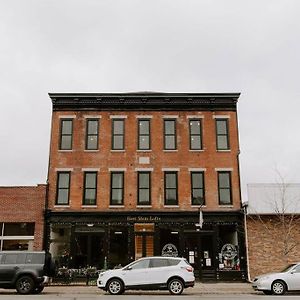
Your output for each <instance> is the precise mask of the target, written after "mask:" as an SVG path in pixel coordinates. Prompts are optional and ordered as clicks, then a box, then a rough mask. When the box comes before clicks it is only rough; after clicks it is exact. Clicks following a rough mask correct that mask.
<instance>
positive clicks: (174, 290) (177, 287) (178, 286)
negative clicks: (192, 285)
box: [168, 278, 184, 295]
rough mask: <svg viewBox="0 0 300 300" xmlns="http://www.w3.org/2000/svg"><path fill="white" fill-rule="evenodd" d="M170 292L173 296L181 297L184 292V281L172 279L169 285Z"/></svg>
mask: <svg viewBox="0 0 300 300" xmlns="http://www.w3.org/2000/svg"><path fill="white" fill-rule="evenodd" d="M168 290H169V292H170V293H171V294H172V295H180V294H181V293H182V292H183V290H184V285H183V282H182V280H180V279H178V278H173V279H171V280H170V282H169V284H168Z"/></svg>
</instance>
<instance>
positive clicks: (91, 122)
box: [85, 119, 99, 150]
mask: <svg viewBox="0 0 300 300" xmlns="http://www.w3.org/2000/svg"><path fill="white" fill-rule="evenodd" d="M98 135H99V120H98V119H87V120H86V144H85V149H86V150H98Z"/></svg>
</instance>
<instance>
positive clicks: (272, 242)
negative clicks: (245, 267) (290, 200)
mask: <svg viewBox="0 0 300 300" xmlns="http://www.w3.org/2000/svg"><path fill="white" fill-rule="evenodd" d="M277 219H278V217H276V216H261V220H262V221H260V220H259V218H258V217H257V216H247V234H248V257H249V268H250V278H251V279H253V278H254V277H255V276H257V275H261V274H265V273H269V272H277V271H280V270H282V269H283V268H284V267H285V266H286V265H287V264H289V263H293V262H298V261H300V218H299V217H297V218H295V219H294V221H293V222H292V227H290V229H291V232H290V237H288V239H287V240H288V242H287V243H286V245H288V246H289V247H291V246H292V247H293V249H292V250H291V251H289V253H288V254H287V255H284V242H283V240H284V239H285V238H286V237H287V230H284V229H283V226H282V225H280V223H279V222H278V220H277ZM266 228H268V229H266Z"/></svg>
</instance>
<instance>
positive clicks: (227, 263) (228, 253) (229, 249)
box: [219, 226, 240, 271]
mask: <svg viewBox="0 0 300 300" xmlns="http://www.w3.org/2000/svg"><path fill="white" fill-rule="evenodd" d="M220 242H221V243H220V249H219V250H220V251H219V269H220V270H221V271H239V270H240V259H239V249H238V236H237V231H236V228H235V226H220Z"/></svg>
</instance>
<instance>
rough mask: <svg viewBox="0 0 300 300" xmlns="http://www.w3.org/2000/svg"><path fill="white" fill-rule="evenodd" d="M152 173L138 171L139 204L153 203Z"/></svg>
mask: <svg viewBox="0 0 300 300" xmlns="http://www.w3.org/2000/svg"><path fill="white" fill-rule="evenodd" d="M150 176H151V173H150V172H138V205H150V204H151V177H150Z"/></svg>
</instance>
